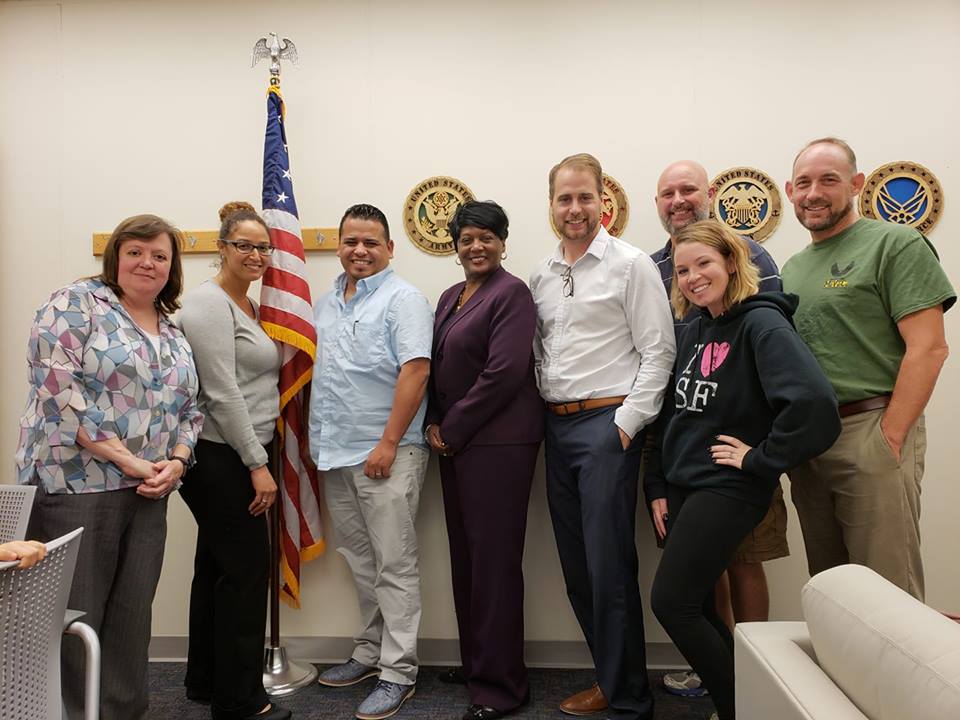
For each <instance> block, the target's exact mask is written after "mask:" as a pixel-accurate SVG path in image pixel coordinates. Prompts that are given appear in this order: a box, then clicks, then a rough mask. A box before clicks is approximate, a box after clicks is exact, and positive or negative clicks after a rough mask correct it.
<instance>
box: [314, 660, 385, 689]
mask: <svg viewBox="0 0 960 720" xmlns="http://www.w3.org/2000/svg"><path fill="white" fill-rule="evenodd" d="M379 674H380V670H379V669H378V668H375V667H372V666H370V665H364V664H363V663H362V662H358V661H356V660H354V659H353V658H350V659H349V660H347V661H346V662H345V663H343V664H341V665H334V666H333V667H332V668H327V669H326V670H324V671H323V672H322V673H320V677H318V678H317V682H318V683H320V684H321V685H326V686H327V687H347V686H348V685H356V684H357V683H358V682H362V681H364V680H366V679H367V678H369V677H374V676H376V675H379Z"/></svg>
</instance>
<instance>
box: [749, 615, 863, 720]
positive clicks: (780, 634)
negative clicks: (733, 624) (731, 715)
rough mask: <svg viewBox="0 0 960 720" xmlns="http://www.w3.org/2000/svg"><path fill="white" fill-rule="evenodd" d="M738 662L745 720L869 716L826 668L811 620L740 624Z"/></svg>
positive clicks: (856, 719) (824, 719)
mask: <svg viewBox="0 0 960 720" xmlns="http://www.w3.org/2000/svg"><path fill="white" fill-rule="evenodd" d="M734 663H735V666H736V698H737V700H736V702H737V717H738V718H740V720H769V719H771V718H776V719H777V720H868V719H867V716H866V715H864V714H863V713H862V712H860V710H858V709H857V707H856V706H855V705H854V704H853V703H852V702H850V700H849V699H848V698H847V696H846V695H844V694H843V692H841V690H840V689H839V688H838V687H837V686H836V685H835V684H834V683H833V681H832V680H831V679H830V678H829V677H827V675H826V674H825V673H824V672H823V671H822V670H821V669H820V666H819V665H818V664H817V661H816V656H815V654H814V652H813V648H812V646H811V645H810V637H809V635H808V634H807V625H806V623H802V622H769V623H741V624H738V625H737V628H736V631H735V632H734Z"/></svg>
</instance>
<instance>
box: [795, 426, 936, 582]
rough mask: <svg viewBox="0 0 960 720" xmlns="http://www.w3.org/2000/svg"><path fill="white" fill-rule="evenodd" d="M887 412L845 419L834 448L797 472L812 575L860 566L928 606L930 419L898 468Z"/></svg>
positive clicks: (911, 438)
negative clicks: (925, 516) (924, 537)
mask: <svg viewBox="0 0 960 720" xmlns="http://www.w3.org/2000/svg"><path fill="white" fill-rule="evenodd" d="M882 416H883V410H882V409H880V410H871V411H868V412H864V413H858V414H856V415H851V416H849V417H846V418H844V419H843V430H842V432H841V433H840V437H839V438H838V439H837V442H836V443H835V444H834V446H833V447H832V448H830V449H829V450H828V451H827V452H825V453H824V454H823V455H821V456H819V457H817V458H814V459H813V460H811V461H809V462H807V463H805V464H804V465H801V466H800V467H798V468H795V469H794V470H792V471H791V472H790V481H791V483H790V484H791V496H792V498H793V504H794V505H796V507H797V514H798V516H799V517H800V527H801V529H802V530H803V542H804V545H805V546H806V550H807V564H808V566H809V568H810V574H811V575H815V574H816V573H818V572H821V571H822V570H826V569H828V568H831V567H834V566H836V565H843V564H845V563H856V564H858V565H866V566H867V567H869V568H870V569H872V570H874V571H875V572H877V573H879V574H880V575H882V576H883V577H885V578H886V579H887V580H889V581H890V582H892V583H894V584H895V585H897V586H899V587H901V588H903V589H904V590H906V591H907V592H908V593H910V594H911V595H913V596H914V597H916V598H917V599H919V600H921V601H922V600H923V563H922V561H921V558H920V480H921V478H922V477H923V462H924V455H925V453H926V449H927V440H926V430H925V428H924V422H923V416H921V417H920V419H919V420H918V421H917V423H916V424H915V425H914V427H912V428H911V429H910V432H909V433H907V437H906V439H905V440H904V443H903V448H902V449H901V459H900V462H899V463H898V462H897V461H896V459H895V458H894V457H893V453H892V452H891V450H890V446H889V445H888V444H887V441H886V439H885V438H884V437H883V434H882V433H881V431H880V418H881V417H882Z"/></svg>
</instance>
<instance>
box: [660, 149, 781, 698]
mask: <svg viewBox="0 0 960 720" xmlns="http://www.w3.org/2000/svg"><path fill="white" fill-rule="evenodd" d="M714 192H715V188H713V187H711V185H710V182H709V181H708V180H707V171H706V170H704V168H703V166H702V165H700V164H699V163H696V162H693V161H690V160H681V161H679V162H675V163H673V164H671V165H668V166H667V168H666V169H665V170H664V171H663V173H661V175H660V180H659V181H658V182H657V195H656V204H657V214H658V215H659V216H660V222H661V223H662V224H663V228H664V230H666V231H667V233H668V234H669V235H670V237H669V239H668V240H667V243H666V245H664V246H663V248H661V249H660V250H657V251H656V252H654V253H651V254H650V257H651V258H652V259H653V261H654V262H655V263H656V264H657V268H658V269H659V270H660V277H661V278H662V279H663V286H664V289H665V290H666V292H667V297H670V287H671V285H672V283H673V239H674V237H675V236H676V234H677V232H679V231H680V230H681V229H682V228H685V227H686V226H687V225H690V224H691V223H695V222H697V221H698V220H706V219H707V218H708V217H710V200H711V199H712V198H713V195H714ZM744 242H746V243H747V245H749V247H750V260H751V261H752V262H753V264H754V265H756V266H757V269H758V270H759V271H760V292H766V291H769V290H782V289H783V286H782V284H781V282H780V271H779V270H778V269H777V264H776V263H775V262H774V261H773V258H772V257H770V253H768V252H767V251H766V250H765V249H764V248H763V246H762V245H760V244H759V243H757V242H756V241H754V240H752V239H750V238H744ZM698 312H699V310H698V309H697V308H692V309H691V311H690V313H689V314H688V315H687V317H685V318H683V319H682V320H676V319H674V328H675V330H676V333H677V337H678V338H679V337H680V333H681V332H682V331H683V328H684V327H685V326H686V324H687V323H689V322H690V321H691V320H692V319H693V318H694V317H695V316H696V314H697V313H698ZM656 441H657V442H659V439H656ZM650 442H651V436H650V435H648V447H649V443H650ZM645 467H646V463H645ZM789 554H790V550H789V548H788V546H787V508H786V505H785V503H784V500H783V490H782V489H781V488H777V490H776V492H775V493H774V496H773V502H772V503H771V505H770V510H769V511H768V512H767V515H766V517H764V519H763V520H762V521H761V522H760V524H759V525H757V527H756V528H755V529H754V531H753V532H752V533H751V534H750V535H749V536H747V538H746V539H745V540H744V541H743V544H742V545H741V546H740V548H739V549H738V550H737V554H736V555H735V556H734V559H733V561H732V562H731V564H730V566H729V567H728V568H727V573H726V576H724V577H722V578H721V579H720V581H719V582H718V583H717V588H716V597H717V611H718V612H719V613H720V616H721V617H723V618H725V620H726V621H727V623H728V624H729V625H730V627H731V629H732V628H733V622H734V620H736V622H754V621H766V620H767V619H768V616H769V611H770V595H769V593H768V591H767V578H766V575H765V573H764V571H763V563H764V562H765V561H767V560H774V559H776V558H780V557H785V556H787V555H789ZM727 578H729V582H728V579H727ZM663 684H664V686H665V687H666V689H667V691H668V692H672V693H674V694H676V695H687V696H698V695H704V694H706V690H705V689H703V688H702V687H701V686H700V678H699V677H697V675H696V673H693V672H681V673H669V674H667V675H665V676H664V678H663Z"/></svg>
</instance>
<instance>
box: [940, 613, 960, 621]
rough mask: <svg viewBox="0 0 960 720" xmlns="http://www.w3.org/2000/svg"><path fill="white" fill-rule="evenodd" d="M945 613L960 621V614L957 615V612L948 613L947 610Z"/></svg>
mask: <svg viewBox="0 0 960 720" xmlns="http://www.w3.org/2000/svg"><path fill="white" fill-rule="evenodd" d="M943 614H944V615H946V616H947V617H948V618H950V619H951V620H953V621H954V622H957V623H960V615H957V614H956V613H948V612H945V613H943Z"/></svg>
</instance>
